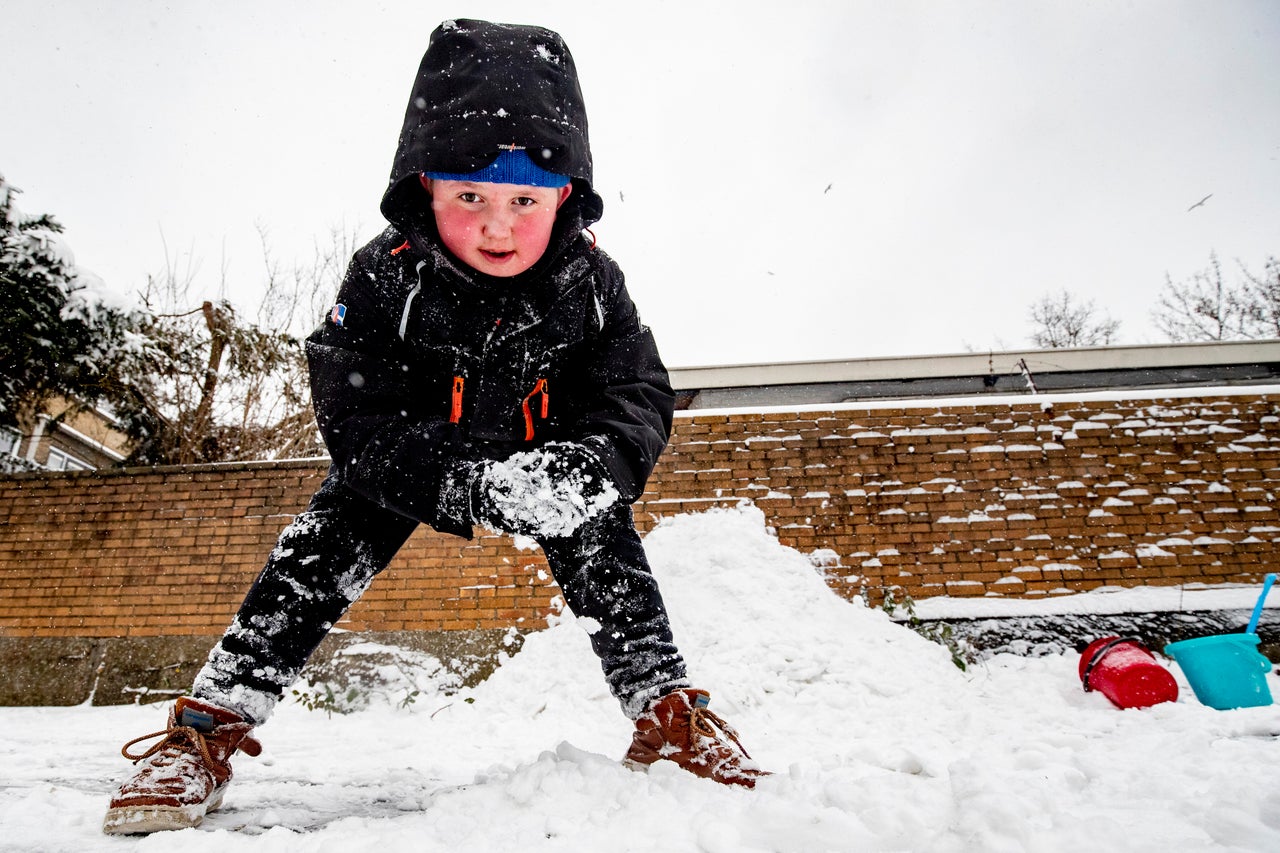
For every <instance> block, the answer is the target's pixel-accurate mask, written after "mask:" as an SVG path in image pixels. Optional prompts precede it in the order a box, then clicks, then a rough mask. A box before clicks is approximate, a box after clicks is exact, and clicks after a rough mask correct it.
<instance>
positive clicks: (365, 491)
mask: <svg viewBox="0 0 1280 853" xmlns="http://www.w3.org/2000/svg"><path fill="white" fill-rule="evenodd" d="M362 255H365V257H362ZM367 255H368V253H367V252H362V253H358V254H357V255H356V257H355V258H354V259H353V260H352V262H351V265H350V267H349V268H348V270H347V275H346V278H345V279H344V280H343V284H342V287H341V289H340V290H339V293H338V306H337V308H335V309H334V312H333V313H331V314H330V316H329V317H327V318H326V319H325V321H324V323H323V324H322V325H321V326H320V327H319V328H318V329H316V330H315V331H314V332H313V333H312V334H311V335H310V336H309V337H308V338H307V345H306V346H307V362H308V365H309V368H310V376H311V398H312V405H313V406H314V407H315V412H316V423H317V425H318V426H319V428H320V433H321V435H322V436H323V437H324V441H325V444H326V446H327V447H328V448H329V455H330V457H332V459H333V464H334V468H335V471H336V472H337V474H338V476H339V477H340V479H341V481H342V482H343V483H344V484H345V485H346V486H347V487H348V488H350V489H352V490H353V491H355V492H357V493H358V494H360V495H363V496H364V497H366V498H368V499H369V500H371V501H374V502H375V503H377V504H379V505H381V506H383V507H386V508H388V509H390V510H393V511H394V512H396V513H399V514H400V515H403V516H405V517H407V518H411V519H413V520H415V521H419V522H423V523H426V524H430V525H432V526H433V527H435V528H436V529H437V530H440V531H442V532H445V533H453V534H456V535H459V536H465V537H468V538H470V536H471V525H470V519H469V518H466V517H461V518H460V517H458V516H459V515H463V516H465V513H458V512H449V511H448V510H449V508H448V507H445V506H442V505H441V498H440V495H441V493H442V490H444V487H445V486H446V484H448V483H449V482H450V480H451V478H455V477H457V476H460V473H459V472H460V471H462V470H465V468H466V466H467V464H468V462H469V459H470V450H469V449H468V446H467V445H466V443H465V442H464V441H463V440H462V437H461V435H460V433H459V431H458V429H457V427H456V426H455V425H454V424H452V423H449V422H447V421H445V420H442V419H440V418H429V417H426V416H424V415H423V414H422V413H421V412H420V411H419V410H418V406H417V404H416V403H415V398H414V395H413V394H412V388H411V386H410V377H411V371H410V370H409V364H408V362H407V360H406V354H407V353H406V350H405V348H404V346H403V344H402V342H401V341H400V338H399V333H398V328H399V325H398V324H399V315H398V309H399V308H402V307H403V302H404V300H403V299H397V298H396V297H395V296H394V295H389V291H388V288H389V286H390V285H389V282H388V279H390V278H392V277H393V276H394V277H395V278H396V279H397V280H398V277H399V273H398V272H396V271H391V270H389V268H383V269H380V270H373V269H370V268H369V265H368V262H369V258H368V257H367ZM379 266H381V265H379ZM379 273H381V275H379ZM339 310H341V312H342V317H341V319H338V318H337V317H336V314H337V313H338V311H339Z"/></svg>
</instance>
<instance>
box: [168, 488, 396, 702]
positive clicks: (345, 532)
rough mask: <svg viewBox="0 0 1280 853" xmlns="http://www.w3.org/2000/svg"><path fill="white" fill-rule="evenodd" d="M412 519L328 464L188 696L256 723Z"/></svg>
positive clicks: (391, 551) (389, 553) (386, 558)
mask: <svg viewBox="0 0 1280 853" xmlns="http://www.w3.org/2000/svg"><path fill="white" fill-rule="evenodd" d="M415 526H416V523H415V522H413V521H410V520H408V519H405V518H404V517H402V516H400V515H397V514H396V513H393V512H391V511H390V510H387V509H383V508H382V507H379V506H378V505H376V504H374V503H372V502H371V501H369V500H366V499H365V498H363V497H361V496H359V495H357V494H356V493H354V492H352V491H350V490H349V489H347V488H346V487H345V486H343V485H342V484H341V483H339V482H338V480H337V478H336V477H335V476H334V475H333V473H332V472H330V475H329V477H328V478H327V479H326V480H325V481H324V483H323V484H322V485H321V486H320V488H319V490H317V491H316V493H315V496H314V497H312V499H311V504H310V505H309V506H308V507H307V509H306V511H304V512H302V513H300V514H299V515H298V516H297V518H295V519H294V521H293V523H292V524H290V525H289V526H288V527H286V528H285V530H284V532H283V533H281V534H280V540H279V542H278V543H277V544H276V547H275V549H274V550H273V551H272V552H271V555H270V556H269V557H268V558H267V563H266V566H265V567H264V568H263V569H262V573H261V574H260V575H258V579H257V580H256V581H255V582H254V584H253V586H252V587H251V588H250V590H249V592H248V594H247V595H246V596H245V599H244V602H243V603H242V604H241V605H240V610H239V612H238V613H237V614H236V617H235V619H234V620H233V621H232V623H231V626H230V627H229V628H228V629H227V631H226V633H225V634H224V635H223V637H222V639H221V640H220V641H219V642H218V645H216V646H215V647H214V648H213V651H211V652H210V653H209V660H208V662H207V663H206V664H205V665H204V668H203V669H201V671H200V672H199V673H198V674H197V675H196V678H195V684H194V686H193V687H192V695H193V696H194V697H196V698H197V699H201V700H203V701H206V702H210V703H213V704H214V705H218V706H220V707H222V708H226V709H227V710H229V711H233V712H235V713H236V714H239V715H240V716H242V717H244V718H245V719H246V720H248V721H250V722H252V723H253V724H255V725H261V724H262V723H263V722H265V721H266V719H267V717H269V716H270V715H271V712H272V711H273V710H274V709H275V705H276V702H277V701H279V699H280V697H281V695H283V693H284V690H285V688H287V687H288V686H289V685H290V684H292V683H293V682H294V680H295V679H296V678H297V677H298V673H299V672H300V671H301V670H302V667H303V665H304V664H306V662H307V659H308V658H309V657H311V653H312V652H314V651H315V649H316V647H317V646H318V645H320V641H321V640H323V639H324V637H325V635H326V634H328V633H329V630H330V629H331V628H332V627H333V626H334V624H336V623H337V621H338V620H339V619H340V618H342V614H344V613H346V611H347V608H349V607H350V606H351V605H352V604H353V603H354V602H355V601H356V600H357V599H358V598H359V597H360V596H361V595H362V594H363V593H364V591H365V589H367V588H368V586H369V583H370V582H371V581H372V580H373V578H374V576H375V575H377V574H378V573H379V572H381V571H382V570H383V569H384V568H386V567H387V564H388V563H390V562H391V558H392V557H394V556H395V554H396V552H397V551H398V550H399V549H400V546H402V545H403V544H404V542H405V540H406V539H408V538H409V534H410V533H412V532H413V529H414V527H415Z"/></svg>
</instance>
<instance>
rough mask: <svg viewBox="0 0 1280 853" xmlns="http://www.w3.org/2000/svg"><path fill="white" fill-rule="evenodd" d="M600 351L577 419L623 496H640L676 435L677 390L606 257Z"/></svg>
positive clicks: (600, 295) (618, 272) (590, 370)
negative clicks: (667, 446) (670, 438)
mask: <svg viewBox="0 0 1280 853" xmlns="http://www.w3.org/2000/svg"><path fill="white" fill-rule="evenodd" d="M602 279H603V286H602V287H600V288H599V289H598V290H597V294H596V298H597V299H598V300H599V301H600V305H599V309H600V311H599V317H600V321H599V323H600V329H599V337H598V338H597V339H596V342H595V347H596V348H597V357H596V358H593V359H591V360H590V363H589V366H588V367H587V372H586V383H587V386H588V387H589V388H590V389H591V390H592V393H590V394H588V395H587V399H588V401H589V402H588V404H587V407H586V409H585V411H584V413H583V416H582V418H581V419H580V421H579V423H578V425H577V430H576V431H577V432H578V433H579V434H580V435H583V436H584V437H585V438H584V439H583V440H584V441H585V443H586V444H587V445H588V446H589V447H591V448H592V449H593V450H594V451H595V452H596V454H597V455H598V456H599V457H600V460H601V462H602V463H604V465H605V467H606V468H607V469H608V471H609V474H610V476H611V478H612V479H613V482H614V485H615V487H616V488H617V489H618V492H619V494H620V495H621V496H622V498H623V499H624V500H626V501H628V502H631V501H635V500H636V499H637V498H639V497H640V495H641V494H642V493H643V492H644V488H645V483H646V482H648V479H649V475H650V474H651V473H653V468H654V466H655V465H657V463H658V457H659V455H660V454H661V453H662V449H663V448H664V447H666V444H667V439H668V438H669V437H670V435H671V421H672V415H673V412H674V410H675V393H674V392H673V391H672V389H671V381H670V378H669V377H668V375H667V369H666V366H665V365H664V364H663V363H662V358H661V356H660V355H659V354H658V345H657V343H656V342H655V341H654V338H653V333H652V332H651V331H650V330H649V328H648V327H647V326H645V325H644V324H643V323H641V322H640V316H639V313H638V312H637V310H636V306H635V303H634V302H632V300H631V296H630V294H628V292H627V288H626V284H625V282H624V280H623V275H622V271H621V270H620V269H619V268H618V266H617V265H616V264H614V263H613V261H612V260H611V259H608V258H607V257H606V258H605V270H604V275H603V276H602Z"/></svg>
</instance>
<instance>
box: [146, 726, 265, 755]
mask: <svg viewBox="0 0 1280 853" xmlns="http://www.w3.org/2000/svg"><path fill="white" fill-rule="evenodd" d="M231 728H234V724H231V725H227V726H220V727H219V729H220V730H221V729H231ZM243 728H244V729H245V730H246V732H247V731H248V728H249V727H248V726H247V725H246V726H243ZM206 737H207V735H206V734H205V732H202V731H200V730H199V729H195V728H192V727H191V726H171V727H169V728H167V729H162V730H161V731H158V732H152V733H151V734H148V735H143V736H142V737H136V738H134V739H133V740H131V741H129V742H128V743H126V744H125V745H124V746H123V747H121V749H120V754H121V755H123V756H124V757H125V758H127V759H129V760H130V761H132V762H134V763H135V764H136V763H137V762H139V761H142V760H144V759H147V758H150V757H151V756H153V755H156V754H157V753H164V754H166V755H171V756H176V755H178V754H181V753H199V754H200V757H201V758H202V759H203V760H204V762H205V764H217V763H218V762H217V760H216V759H215V758H214V757H213V755H212V753H210V752H209V744H208V742H207V741H206ZM152 738H161V740H159V741H157V742H156V743H154V744H152V745H151V746H150V747H149V748H147V749H145V750H143V751H142V752H140V753H137V754H134V753H132V752H130V751H129V747H131V746H133V745H134V744H138V743H142V742H143V741H148V740H151V739H152ZM246 747H248V748H246ZM255 747H258V743H257V741H255V740H254V739H253V738H251V737H248V736H247V735H246V736H245V737H244V738H243V739H242V740H241V741H240V743H238V744H237V745H236V747H235V749H243V750H244V751H245V752H247V753H250V754H256V753H253V752H251V750H252V749H253V748H255ZM233 751H234V750H233Z"/></svg>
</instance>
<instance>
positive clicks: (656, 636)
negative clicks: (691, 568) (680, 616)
mask: <svg viewBox="0 0 1280 853" xmlns="http://www.w3.org/2000/svg"><path fill="white" fill-rule="evenodd" d="M539 544H540V545H541V546H542V550H543V552H544V553H545V554H546V556H547V563H548V565H549V566H550V567H551V573H552V574H553V575H554V576H555V579H556V583H558V584H559V585H560V590H561V592H563V593H564V599H565V603H566V604H568V605H569V609H570V610H572V611H573V613H574V615H575V616H577V617H578V618H579V619H591V620H594V621H595V622H596V623H597V625H598V627H596V626H592V628H593V629H594V630H592V631H591V635H590V636H591V647H592V648H593V649H594V650H595V653H596V655H597V656H598V657H599V658H600V666H601V668H602V669H603V670H604V677H605V680H606V681H607V682H608V683H609V689H610V691H612V693H613V695H614V696H615V697H616V698H617V699H618V701H619V703H621V705H622V711H623V713H625V714H626V715H627V716H628V717H630V718H631V719H635V718H636V717H638V716H640V714H641V713H643V711H644V710H645V709H646V708H647V707H648V706H649V704H650V703H651V702H652V701H653V700H655V699H658V698H660V697H662V696H665V695H666V694H668V693H670V692H671V691H673V690H677V689H680V688H683V687H688V686H689V682H688V680H687V678H686V677H685V665H684V658H682V657H681V656H680V652H679V650H678V649H677V648H676V645H675V640H674V638H673V637H672V634H671V622H670V620H669V619H668V618H667V610H666V606H665V605H664V604H663V602H662V593H661V592H660V591H659V590H658V582H657V581H656V580H655V579H654V577H653V574H652V572H650V570H649V561H648V559H647V558H646V557H645V553H644V548H643V546H642V545H641V544H640V536H639V534H638V533H636V529H635V524H634V522H633V521H632V517H631V507H630V506H628V505H625V504H622V505H615V506H614V507H612V508H611V509H609V510H608V511H607V512H604V513H602V514H601V515H598V516H596V517H595V518H593V519H591V520H589V521H587V522H586V523H585V524H584V525H583V526H582V527H580V528H579V529H578V530H577V531H576V532H575V533H574V534H573V535H572V536H567V537H563V538H554V539H552V538H548V539H543V540H542V541H541V542H539Z"/></svg>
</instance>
